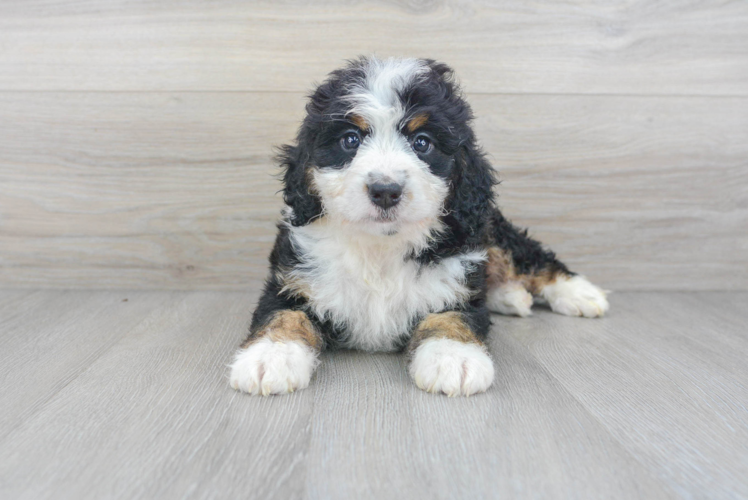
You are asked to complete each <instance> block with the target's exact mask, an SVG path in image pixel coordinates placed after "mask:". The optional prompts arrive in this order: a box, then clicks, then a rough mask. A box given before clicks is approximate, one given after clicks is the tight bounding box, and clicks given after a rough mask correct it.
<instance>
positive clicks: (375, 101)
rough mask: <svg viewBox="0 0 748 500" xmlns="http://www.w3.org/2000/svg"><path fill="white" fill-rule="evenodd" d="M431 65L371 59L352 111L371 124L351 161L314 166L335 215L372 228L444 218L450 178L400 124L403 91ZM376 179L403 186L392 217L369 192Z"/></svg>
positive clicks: (387, 229)
mask: <svg viewBox="0 0 748 500" xmlns="http://www.w3.org/2000/svg"><path fill="white" fill-rule="evenodd" d="M428 70H429V69H428V67H427V66H426V65H425V64H424V63H423V62H422V61H419V60H416V59H388V60H385V61H379V60H371V61H369V65H368V66H367V68H366V77H365V78H364V79H363V80H362V81H360V82H358V83H357V84H356V85H354V86H351V87H349V88H348V89H347V90H348V92H349V94H348V95H347V96H346V100H347V101H349V102H350V104H351V114H355V115H357V116H358V117H360V118H362V119H363V120H364V121H365V122H366V124H367V126H368V129H367V135H366V136H365V138H364V140H363V142H362V143H361V145H360V146H359V148H358V150H357V152H356V156H355V157H354V158H353V160H352V162H351V164H350V165H348V166H346V167H344V168H341V169H334V168H324V169H315V170H314V173H313V179H314V184H315V187H316V189H317V191H318V192H319V194H320V197H321V198H322V203H323V205H324V208H325V215H326V217H328V218H329V219H330V220H331V221H334V222H336V223H341V224H345V225H355V226H356V228H358V229H360V230H363V231H364V232H367V233H370V234H392V233H395V232H400V231H402V230H403V229H407V228H408V226H413V225H415V226H419V227H428V228H431V227H435V226H436V225H437V224H438V217H439V215H441V210H442V205H443V202H444V199H445V197H446V196H447V193H448V186H447V183H446V181H445V180H443V179H441V178H439V177H437V176H435V175H434V174H432V173H431V171H430V170H429V166H428V164H426V163H425V162H423V161H421V160H420V159H419V158H418V156H417V155H416V154H415V152H413V149H412V147H411V145H410V143H409V142H408V139H407V138H406V137H405V136H404V135H403V134H402V133H401V132H400V130H399V127H400V125H401V124H402V122H403V119H404V118H405V113H406V110H405V109H404V108H403V105H402V103H401V102H400V99H399V95H398V94H399V92H401V91H402V90H404V89H405V88H406V87H407V86H408V85H410V84H412V83H413V82H414V81H416V80H417V79H418V78H420V77H421V75H423V74H424V73H425V72H426V71H428ZM374 182H383V183H393V182H394V183H397V184H400V185H401V186H402V188H403V193H402V199H401V201H400V203H398V204H397V205H396V206H395V207H393V208H391V209H390V210H389V211H388V214H387V215H388V217H387V218H386V219H385V218H383V217H382V210H381V209H380V208H378V207H377V206H375V205H374V204H373V203H372V202H371V200H370V198H369V192H368V186H369V184H372V183H374Z"/></svg>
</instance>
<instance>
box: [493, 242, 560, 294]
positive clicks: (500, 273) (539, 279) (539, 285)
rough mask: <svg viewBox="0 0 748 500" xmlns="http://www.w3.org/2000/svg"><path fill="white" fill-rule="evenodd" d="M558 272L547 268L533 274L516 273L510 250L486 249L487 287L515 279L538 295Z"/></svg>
mask: <svg viewBox="0 0 748 500" xmlns="http://www.w3.org/2000/svg"><path fill="white" fill-rule="evenodd" d="M559 274H560V273H554V272H552V271H550V270H549V269H541V270H540V271H538V272H536V273H534V274H517V272H516V269H515V268H514V263H513V262H512V254H511V253H510V252H508V251H506V250H503V249H501V248H499V247H490V248H489V249H488V264H487V266H486V283H487V284H488V287H489V288H494V287H498V286H501V285H503V284H506V283H509V282H511V281H516V282H518V283H520V284H521V285H522V286H523V287H525V289H526V290H527V291H528V292H530V293H531V294H533V295H538V294H540V291H541V290H542V289H543V287H545V286H547V285H550V284H551V283H554V282H555V281H556V279H557V278H558V276H559Z"/></svg>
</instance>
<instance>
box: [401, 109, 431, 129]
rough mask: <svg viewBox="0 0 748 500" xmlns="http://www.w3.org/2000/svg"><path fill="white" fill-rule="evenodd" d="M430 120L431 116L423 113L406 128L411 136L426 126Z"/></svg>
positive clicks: (415, 117) (414, 118)
mask: <svg viewBox="0 0 748 500" xmlns="http://www.w3.org/2000/svg"><path fill="white" fill-rule="evenodd" d="M428 120H429V114H428V113H421V114H418V115H416V116H414V117H413V118H411V119H410V121H409V122H408V124H407V125H406V126H405V128H407V129H408V132H410V133H411V134H412V133H413V132H415V131H416V130H417V129H418V128H419V127H422V126H423V125H425V124H426V122H427V121H428Z"/></svg>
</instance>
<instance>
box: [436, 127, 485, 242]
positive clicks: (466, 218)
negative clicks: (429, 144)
mask: <svg viewBox="0 0 748 500" xmlns="http://www.w3.org/2000/svg"><path fill="white" fill-rule="evenodd" d="M455 160H456V161H457V162H458V168H456V169H455V175H454V177H453V179H452V196H451V198H450V199H449V201H448V203H447V207H446V208H447V210H448V216H447V217H448V219H449V223H450V224H449V225H450V226H452V231H453V232H454V233H455V235H457V236H458V237H460V239H462V240H463V244H466V245H476V244H480V243H481V238H482V235H483V228H484V226H485V224H486V221H487V220H488V217H489V214H490V212H491V209H492V207H493V206H494V195H493V186H494V185H495V184H496V177H495V172H494V170H493V167H491V164H489V163H488V161H487V160H486V158H485V155H484V154H483V152H482V151H481V150H480V149H479V148H478V147H477V146H476V145H475V144H474V143H473V141H470V142H469V143H468V144H465V145H462V146H460V150H459V151H458V152H457V154H456V155H455Z"/></svg>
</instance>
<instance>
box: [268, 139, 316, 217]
mask: <svg viewBox="0 0 748 500" xmlns="http://www.w3.org/2000/svg"><path fill="white" fill-rule="evenodd" d="M277 158H278V161H279V163H280V165H281V168H282V169H283V170H284V172H283V185H284V187H283V201H285V202H286V205H288V206H289V207H291V209H292V210H293V214H291V217H290V221H291V224H293V225H294V226H305V225H306V224H309V223H310V222H311V221H312V220H313V219H315V218H317V217H319V216H320V215H321V214H322V201H321V200H320V198H319V196H318V195H317V194H315V193H313V192H312V189H311V186H310V185H309V177H308V173H309V172H308V170H307V162H308V158H309V155H308V154H306V153H305V152H304V148H303V147H302V146H301V145H299V146H288V145H286V146H282V147H281V148H280V151H279V152H278V156H277Z"/></svg>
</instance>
